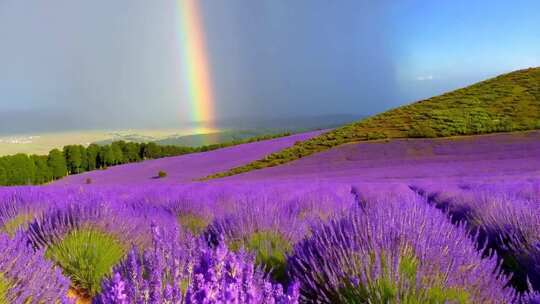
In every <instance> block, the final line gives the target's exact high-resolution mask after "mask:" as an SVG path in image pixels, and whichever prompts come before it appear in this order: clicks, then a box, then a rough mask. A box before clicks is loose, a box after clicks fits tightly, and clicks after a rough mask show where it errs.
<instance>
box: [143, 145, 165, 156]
mask: <svg viewBox="0 0 540 304" xmlns="http://www.w3.org/2000/svg"><path fill="white" fill-rule="evenodd" d="M159 157H161V148H160V147H159V146H158V145H157V144H156V143H153V142H150V143H147V144H146V145H145V146H144V148H143V158H144V159H153V158H159Z"/></svg>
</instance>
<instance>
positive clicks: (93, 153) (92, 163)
mask: <svg viewBox="0 0 540 304" xmlns="http://www.w3.org/2000/svg"><path fill="white" fill-rule="evenodd" d="M98 154H99V146H98V145H96V144H91V145H89V146H88V148H86V159H87V165H86V171H92V170H96V169H97V168H98V167H99V166H98Z"/></svg>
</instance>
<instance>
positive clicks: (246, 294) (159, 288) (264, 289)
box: [94, 227, 298, 304]
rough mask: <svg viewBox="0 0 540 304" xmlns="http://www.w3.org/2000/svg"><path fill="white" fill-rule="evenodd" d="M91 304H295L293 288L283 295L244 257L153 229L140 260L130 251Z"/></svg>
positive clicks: (294, 288)
mask: <svg viewBox="0 0 540 304" xmlns="http://www.w3.org/2000/svg"><path fill="white" fill-rule="evenodd" d="M94 302H95V303H156V304H157V303H284V304H285V303H297V302H298V288H297V285H295V284H293V285H291V288H289V290H288V291H287V292H284V291H283V288H282V287H281V285H279V284H272V283H270V282H269V281H267V280H266V278H265V274H264V273H263V272H262V271H261V270H260V269H258V268H256V267H255V266H254V259H253V257H252V256H251V255H249V254H247V253H245V252H239V253H232V252H230V251H229V250H228V249H227V247H225V246H224V243H223V242H221V243H220V245H219V246H218V247H217V248H215V249H212V248H209V247H207V246H206V245H205V244H204V243H203V242H200V241H197V240H194V239H187V240H179V233H178V232H177V233H162V231H161V230H160V229H159V228H157V227H154V242H153V247H152V248H150V249H148V250H146V251H145V252H144V254H143V255H142V256H140V255H139V253H138V252H137V250H136V249H132V250H131V252H130V253H129V255H128V257H127V259H126V260H125V261H124V262H123V263H122V264H121V265H119V266H118V267H117V268H116V269H115V274H114V276H113V277H112V278H111V279H107V280H105V281H104V283H103V293H102V294H101V295H99V296H98V297H97V298H96V299H95V301H94Z"/></svg>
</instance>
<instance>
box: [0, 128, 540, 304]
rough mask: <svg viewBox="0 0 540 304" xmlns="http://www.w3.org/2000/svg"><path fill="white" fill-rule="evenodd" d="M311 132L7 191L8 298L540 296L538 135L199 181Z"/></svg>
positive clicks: (3, 206)
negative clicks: (162, 173) (159, 176)
mask: <svg viewBox="0 0 540 304" xmlns="http://www.w3.org/2000/svg"><path fill="white" fill-rule="evenodd" d="M313 135H314V133H308V134H302V135H297V136H292V137H288V138H283V139H274V140H270V141H265V142H257V143H251V144H245V145H240V146H235V147H231V148H226V149H222V150H216V151H212V152H206V153H199V154H191V155H185V156H180V157H173V158H165V159H159V160H152V161H148V162H143V163H138V164H129V165H124V166H118V167H114V168H109V169H108V170H104V171H94V172H89V173H86V174H81V175H74V176H70V177H68V178H66V179H63V180H60V181H58V182H56V183H53V184H50V185H47V186H33V187H30V186H28V187H10V188H0V230H1V236H0V252H1V254H0V303H74V302H78V303H89V302H93V303H298V302H301V303H538V301H540V295H539V294H538V291H540V205H539V203H540V157H539V155H540V132H527V133H508V134H497V135H488V136H478V137H463V138H455V139H436V140H431V139H418V140H416V139H415V140H392V141H379V142H371V143H360V144H348V145H343V146H340V147H338V148H335V149H332V150H329V151H326V152H323V153H319V154H315V155H313V156H311V157H307V158H303V159H300V160H298V161H295V162H293V163H290V164H286V165H283V166H279V167H275V168H267V169H264V170H259V171H252V172H250V173H246V174H241V175H236V176H233V177H229V178H224V179H217V180H210V181H205V182H201V181H196V179H198V178H201V177H204V176H206V175H209V174H212V173H214V172H217V171H220V170H224V169H227V168H230V167H232V166H237V165H239V164H243V163H247V162H249V161H252V160H253V159H256V158H260V157H262V156H263V155H266V154H268V153H270V152H272V151H276V150H279V149H281V148H283V147H286V146H288V145H292V144H294V143H295V142H296V141H299V140H305V139H307V138H309V137H311V136H313ZM159 170H164V171H166V172H167V177H165V178H155V176H156V174H157V172H158V171H159ZM88 179H91V180H92V183H90V184H88V183H86V181H87V180H88Z"/></svg>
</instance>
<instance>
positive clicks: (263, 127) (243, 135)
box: [97, 115, 359, 147]
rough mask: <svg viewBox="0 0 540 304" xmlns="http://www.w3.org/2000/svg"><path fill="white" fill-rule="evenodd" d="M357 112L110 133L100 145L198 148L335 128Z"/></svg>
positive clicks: (233, 120)
mask: <svg viewBox="0 0 540 304" xmlns="http://www.w3.org/2000/svg"><path fill="white" fill-rule="evenodd" d="M358 118H359V116H354V115H321V116H307V117H302V116H299V117H288V118H287V117H285V118H284V117H281V118H267V117H266V118H265V117H260V118H257V117H239V118H235V119H228V120H221V121H218V122H216V123H215V125H216V127H217V128H218V129H222V130H223V131H220V132H213V133H207V134H193V135H175V134H171V135H170V136H168V137H166V138H152V137H148V136H142V135H140V134H137V133H129V134H128V133H111V134H113V135H114V136H112V137H111V138H110V139H107V140H102V141H99V142H97V144H110V143H111V142H113V141H117V140H124V141H133V142H150V141H151V142H155V143H157V144H159V145H176V146H185V147H199V146H204V145H211V144H219V143H225V142H231V141H239V140H244V139H248V138H253V137H258V136H262V135H271V134H281V133H285V132H290V133H300V132H307V131H312V130H323V129H332V128H336V127H339V126H342V125H344V124H348V123H351V122H353V121H355V120H357V119H358Z"/></svg>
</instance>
